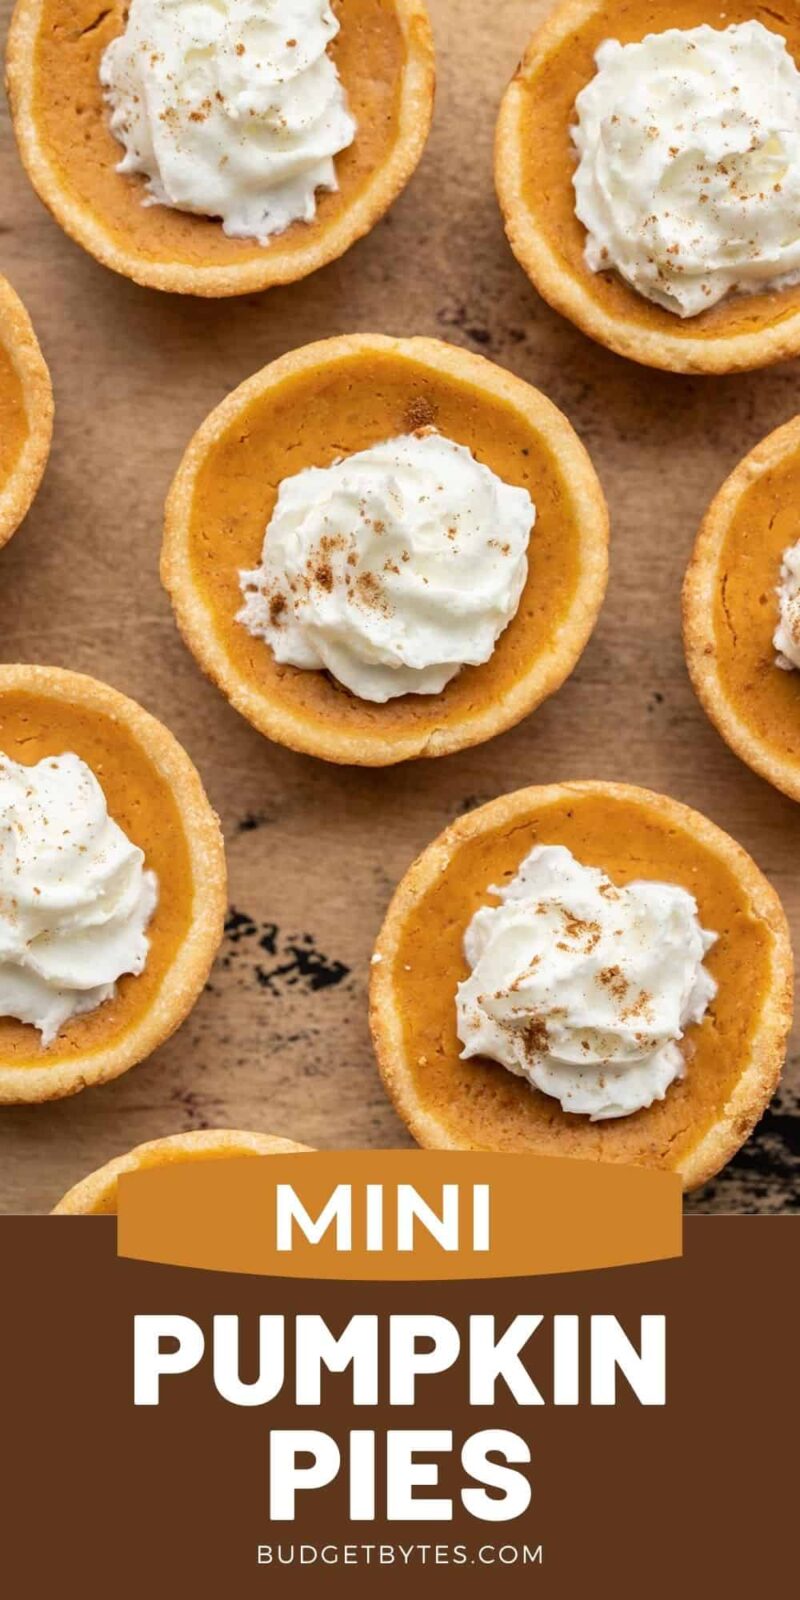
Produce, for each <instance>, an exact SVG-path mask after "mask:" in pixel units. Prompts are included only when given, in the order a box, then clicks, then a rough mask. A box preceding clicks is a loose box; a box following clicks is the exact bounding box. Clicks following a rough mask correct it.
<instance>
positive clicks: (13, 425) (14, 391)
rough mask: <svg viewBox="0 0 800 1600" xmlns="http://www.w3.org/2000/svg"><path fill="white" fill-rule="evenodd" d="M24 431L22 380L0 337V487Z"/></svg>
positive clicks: (16, 458)
mask: <svg viewBox="0 0 800 1600" xmlns="http://www.w3.org/2000/svg"><path fill="white" fill-rule="evenodd" d="M28 432H29V428H28V414H27V410H26V406H25V391H24V389H23V386H22V380H21V378H20V376H19V373H18V372H17V369H16V366H15V364H14V362H13V361H12V359H11V356H10V355H9V353H8V351H7V350H6V348H5V346H4V345H3V343H2V340H0V490H2V489H3V487H4V485H5V484H6V482H7V481H8V479H9V478H10V476H11V473H12V472H13V471H14V468H15V467H16V465H17V462H18V461H19V458H20V454H21V451H22V447H23V445H24V443H25V440H26V439H27V437H28Z"/></svg>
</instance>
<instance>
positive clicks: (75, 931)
mask: <svg viewBox="0 0 800 1600" xmlns="http://www.w3.org/2000/svg"><path fill="white" fill-rule="evenodd" d="M157 900H158V884H157V879H156V876H155V873H153V872H150V871H147V870H146V869H145V867H144V856H143V854H142V851H141V850H139V849H138V848H137V846H136V845H134V844H131V841H130V840H129V839H128V838H127V837H126V835H125V834H124V833H123V831H122V829H121V828H120V827H118V826H117V823H116V822H113V821H112V819H111V818H110V817H109V815H108V808H107V806H106V800H105V795H104V794H103V791H102V789H101V787H100V785H99V783H98V782H97V779H96V778H95V776H94V773H93V772H92V771H91V770H90V768H89V767H87V766H86V764H85V762H83V761H81V760H80V758H79V757H78V756H76V755H71V754H68V755H61V756H47V757H45V759H44V760H42V761H39V762H38V763H37V764H36V765H35V766H32V767H25V766H20V765H18V764H17V763H16V762H15V761H11V760H10V759H9V758H8V756H5V755H2V754H0V1016H3V1017H15V1018H16V1019H17V1020H18V1021H19V1022H27V1023H31V1024H32V1025H33V1027H34V1028H38V1029H39V1031H40V1033H41V1036H42V1045H48V1044H51V1043H52V1041H53V1039H54V1038H55V1037H56V1035H57V1033H58V1031H59V1029H60V1028H62V1027H63V1025H64V1023H65V1022H67V1021H68V1020H69V1018H70V1017H74V1016H77V1015H78V1014H79V1013H80V1012H85V1011H93V1010H94V1009H95V1007H96V1006H99V1005H102V1004H103V1002H104V1001H105V1000H109V999H111V997H112V996H113V994H114V992H115V986H116V983H117V979H118V978H120V977H122V975H123V973H128V972H130V973H140V972H142V970H143V969H144V966H145V963H146V961H147V953H148V950H149V941H148V939H147V936H146V933H145V929H146V927H147V924H148V922H149V921H150V918H151V916H152V914H153V911H154V910H155V906H156V902H157Z"/></svg>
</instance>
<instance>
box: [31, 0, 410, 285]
mask: <svg viewBox="0 0 800 1600" xmlns="http://www.w3.org/2000/svg"><path fill="white" fill-rule="evenodd" d="M333 9H334V12H335V15H336V18H337V21H338V23H339V32H338V34H337V36H336V37H335V39H333V41H332V43H331V44H330V46H329V53H330V58H331V60H332V61H333V62H334V64H335V67H336V69H337V71H338V74H339V78H340V80H341V84H342V88H343V90H344V92H345V95H346V98H347V103H348V106H349V109H350V112H351V113H352V116H353V117H354V119H355V121H356V123H357V133H356V137H355V139H354V140H353V142H352V144H350V145H349V146H348V147H347V148H346V149H344V150H342V151H341V153H340V154H338V155H337V157H336V163H335V165H336V181H337V184H338V188H337V189H336V190H335V191H326V190H324V189H320V190H318V191H317V194H316V211H315V215H314V217H313V220H311V221H304V220H303V221H296V222H293V223H291V225H290V226H289V227H288V228H286V229H285V230H284V231H283V232H281V233H279V234H276V235H274V236H273V238H272V239H270V240H269V241H268V242H267V244H266V245H262V244H259V242H258V241H257V240H256V239H253V238H233V237H229V236H228V235H226V234H225V233H224V232H223V229H222V227H221V225H220V223H219V221H218V220H216V219H215V218H212V217H206V216H200V215H194V214H191V213H189V212H186V211H181V210H177V209H174V208H172V207H171V206H166V205H152V204H150V205H145V204H143V201H145V200H146V198H147V186H146V179H145V178H144V177H143V176H142V175H141V174H138V173H127V172H126V173H122V172H118V171H117V170H116V168H117V166H118V164H119V162H120V160H121V158H122V156H123V154H124V151H123V148H122V146H121V144H120V143H119V142H118V140H117V139H116V138H115V137H114V136H113V134H112V132H111V127H110V113H109V107H108V106H107V105H106V103H105V100H104V95H103V88H102V85H101V81H100V64H101V60H102V57H103V55H104V53H105V52H106V50H107V48H108V45H109V44H110V42H111V41H112V40H113V39H115V38H116V37H117V36H118V35H120V34H121V33H122V32H123V30H124V28H125V22H126V15H127V8H126V7H125V5H124V4H123V3H122V0H112V3H111V4H110V5H108V6H100V5H99V4H98V3H97V0H18V5H17V11H16V13H15V18H14V23H13V24H12V32H11V36H10V47H9V65H8V76H9V90H10V97H11V103H12V110H13V114H14V120H15V126H16V129H17V134H18V138H19V141H20V148H21V153H22V156H23V160H24V161H25V163H26V166H27V167H28V170H29V173H30V176H31V178H32V180H33V182H34V184H35V186H36V187H37V189H38V190H39V192H40V194H41V197H42V198H43V199H44V200H45V203H46V204H48V205H50V206H51V208H52V209H54V210H55V212H56V215H57V216H58V218H59V220H60V221H61V222H62V223H63V225H64V226H65V227H66V228H67V230H68V231H69V232H72V233H74V235H75V237H77V238H78V240H79V242H81V243H83V244H85V245H86V246H87V247H88V248H90V249H91V250H92V251H93V252H94V253H97V254H99V255H100V258H101V259H104V260H106V262H107V264H108V265H111V266H116V267H117V269H118V270H122V271H127V272H129V274H130V275H131V276H136V275H137V273H139V274H140V275H141V278H142V281H146V282H150V283H153V284H155V286H157V287H164V288H177V289H180V290H187V289H188V290H190V292H199V293H203V292H205V293H212V294H213V293H236V292H244V291H246V290H247V289H248V288H251V289H252V288H258V287H263V286H265V285H266V284H267V283H269V282H288V281H291V280H292V279H293V278H295V277H300V276H302V275H303V274H304V273H306V272H309V271H311V270H313V269H314V268H315V267H316V266H319V265H321V264H322V263H323V262H324V261H326V260H329V259H331V258H332V257H333V256H334V255H338V254H340V253H341V251H342V250H344V249H346V248H347V246H348V245H349V244H351V243H352V242H353V240H354V239H355V238H357V237H359V236H360V234H361V233H363V232H365V231H366V229H367V228H368V227H369V226H371V225H372V223H373V222H374V221H376V220H377V217H378V216H379V215H380V214H381V212H382V211H383V210H385V209H386V207H387V206H388V204H389V203H390V202H391V200H392V199H393V198H394V197H395V195H396V194H397V192H398V191H399V189H400V188H401V187H402V186H403V184H404V183H405V182H406V181H407V179H408V177H409V176H410V173H411V171H412V170H413V167H414V166H415V165H416V161H417V160H418V159H419V155H420V153H421V150H422V145H423V143H424V139H425V135H426V132H427V126H428V121H429V118H430V109H431V103H432V96H433V53H432V44H431V38H430V28H429V24H428V20H427V15H426V13H425V9H424V6H423V5H422V3H421V0H334V7H333ZM412 124H413V125H412ZM384 170H385V172H386V188H385V191H384V187H383V184H382V182H378V181H377V180H378V178H379V176H380V177H381V178H382V175H383V174H384ZM379 188H380V190H381V193H380V195H379V194H378V189H379ZM362 201H363V202H364V203H365V206H366V210H365V211H364V212H363V216H362V213H361V212H360V211H359V206H360V204H361V202H362ZM373 201H374V203H373ZM367 202H368V203H367ZM350 212H352V213H353V216H354V226H353V229H352V231H351V232H350V233H349V234H348V233H347V217H348V214H349V213H350ZM357 212H358V219H357V220H356V213H357ZM367 212H369V214H367ZM345 235H347V236H345ZM115 251H119V259H116V260H115V259H113V255H114V252H115ZM270 261H272V262H273V265H272V266H270ZM148 268H149V269H150V275H149V276H148ZM234 268H250V269H252V270H250V272H249V275H248V274H245V275H244V276H243V277H242V279H241V281H238V280H236V279H235V278H234V277H229V278H228V279H227V280H225V279H224V278H220V281H219V284H218V285H217V286H215V285H214V283H212V281H211V278H212V276H213V272H214V270H217V271H218V273H224V270H225V269H234ZM157 269H161V273H162V275H163V274H168V273H169V272H170V271H173V272H174V273H175V274H176V276H175V279H174V281H167V279H166V277H165V276H161V277H159V275H158V271H157ZM181 269H185V271H183V275H182V276H181ZM154 272H155V275H153V273H154ZM195 272H196V273H198V274H200V275H203V274H204V275H205V278H206V286H205V288H203V286H202V283H201V281H200V279H199V278H198V279H197V280H195V279H194V277H193V274H194V273H195ZM259 273H261V277H260V278H259Z"/></svg>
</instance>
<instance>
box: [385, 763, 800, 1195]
mask: <svg viewBox="0 0 800 1600" xmlns="http://www.w3.org/2000/svg"><path fill="white" fill-rule="evenodd" d="M494 814H497V815H498V820H497V822H496V823H493V822H492V816H493V815H494ZM693 822H695V823H697V824H698V826H697V827H695V826H693V825H692V824H693ZM701 822H703V828H702V829H701V828H700V826H699V824H700V823H701ZM720 840H724V848H722V849H721V848H720V845H719V842H718V841H720ZM538 845H561V846H564V847H566V849H568V850H569V851H571V853H572V855H573V856H574V857H575V859H576V861H579V862H580V863H582V864H583V865H584V866H589V867H596V868H599V869H600V870H601V871H602V872H603V873H605V874H606V875H607V877H608V878H609V879H610V880H611V881H612V883H613V884H614V885H616V886H618V887H620V886H622V885H625V884H629V883H631V882H633V881H635V880H641V879H647V880H656V881H657V882H659V883H664V884H671V885H675V886H677V887H680V888H683V889H685V890H687V891H688V892H689V893H690V894H691V895H692V896H694V898H695V900H696V902H697V915H698V918H699V921H700V923H701V924H702V926H703V928H706V929H713V930H714V931H715V932H716V934H717V935H718V937H717V939H716V941H715V942H714V943H713V945H712V947H711V948H710V950H709V951H708V953H707V954H706V956H705V967H706V970H707V972H708V975H709V976H710V978H711V979H713V980H714V982H715V983H716V985H717V988H716V994H715V995H714V997H713V998H712V999H711V1000H710V1003H709V1005H708V1008H707V1010H706V1013H705V1015H704V1017H703V1020H702V1022H700V1023H699V1024H696V1025H689V1026H688V1027H687V1028H686V1031H685V1036H684V1039H683V1042H682V1045H681V1049H682V1051H683V1054H684V1058H685V1063H686V1070H685V1074H684V1076H683V1077H682V1078H679V1079H678V1081H675V1082H673V1083H672V1084H671V1085H670V1086H669V1088H668V1089H667V1092H666V1094H665V1096H664V1098H663V1099H661V1100H659V1101H657V1102H655V1103H653V1104H652V1105H650V1106H649V1107H647V1108H646V1109H642V1110H638V1111H636V1112H634V1113H633V1114H630V1115H623V1116H619V1117H615V1118H614V1119H612V1120H606V1121H591V1120H590V1119H589V1118H588V1117H587V1116H582V1115H575V1114H573V1113H568V1112H565V1111H563V1110H562V1109H561V1106H560V1105H559V1104H558V1102H557V1100H555V1099H553V1098H552V1097H551V1096H550V1095H547V1094H544V1093H541V1092H539V1091H538V1090H536V1089H533V1088H532V1087H531V1086H530V1084H529V1083H528V1082H527V1081H525V1080H524V1079H522V1078H520V1077H517V1076H514V1075H513V1074H512V1073H511V1072H509V1071H507V1070H506V1069H505V1068H504V1067H503V1066H501V1065H498V1064H495V1063H492V1062H489V1061H488V1060H485V1059H482V1058H474V1059H469V1060H464V1059H462V1058H461V1051H462V1045H461V1042H460V1040H459V1038H458V1034H457V1013H456V989H457V985H458V984H459V983H462V982H464V981H465V980H466V979H468V977H469V973H470V968H469V964H468V962H467V960H466V957H465V954H464V948H463V942H464V934H465V932H466V930H467V928H468V926H469V924H470V922H471V920H472V918H473V916H474V915H475V913H476V912H477V911H478V910H479V909H480V908H481V907H483V906H486V905H487V904H488V905H497V904H498V900H497V897H496V896H495V897H493V896H492V895H491V893H490V886H491V885H493V884H495V885H503V884H507V883H509V882H510V881H511V880H512V879H513V878H514V877H515V875H516V874H517V872H518V870H519V867H520V864H521V862H522V861H523V860H524V859H525V857H526V856H527V855H528V853H529V852H530V851H531V850H532V849H533V848H534V847H535V846H538ZM426 856H427V861H426ZM405 884H407V885H408V887H407V889H405V888H404V885H401V887H400V889H399V890H398V894H397V896H396V899H395V902H394V903H393V906H392V909H391V910H390V913H389V917H388V918H387V923H386V925H385V927H384V930H383V932H382V934H381V936H380V937H379V940H378V944H377V947H376V955H375V957H374V959H373V969H372V971H373V991H372V1015H373V1033H374V1035H375V1039H376V1044H377V1048H378V1053H379V1060H380V1064H381V1070H382V1073H383V1076H384V1079H385V1081H386V1083H387V1087H388V1089H389V1092H390V1094H391V1095H392V1098H393V1099H394V1101H395V1104H396V1106H397V1108H398V1110H399V1111H400V1114H401V1116H403V1117H404V1119H405V1120H406V1121H408V1123H409V1126H410V1127H411V1129H412V1132H414V1133H415V1135H416V1137H417V1138H418V1139H419V1140H420V1142H422V1143H424V1144H430V1145H438V1146H445V1147H451V1148H452V1147H457V1148H462V1149H463V1148H468V1149H494V1150H509V1151H521V1150H534V1151H539V1152H541V1153H550V1154H553V1153H555V1154H560V1155H566V1156H575V1157H587V1158H590V1159H597V1160H603V1161H619V1162H624V1161H630V1162H634V1163H644V1164H646V1165H651V1166H656V1167H660V1168H668V1169H671V1170H675V1169H677V1170H680V1171H684V1172H685V1171H689V1172H691V1173H692V1182H693V1183H696V1182H701V1181H704V1180H705V1178H706V1177H708V1176H710V1175H711V1171H710V1170H707V1169H706V1168H705V1165H704V1164H703V1165H702V1166H701V1170H700V1172H699V1174H698V1173H697V1172H695V1171H694V1165H695V1160H696V1156H697V1152H698V1148H699V1147H700V1146H701V1145H702V1144H703V1142H704V1140H707V1139H709V1138H711V1139H713V1138H714V1132H715V1129H716V1128H717V1125H718V1124H720V1122H721V1121H723V1120H724V1119H725V1118H726V1117H727V1116H728V1114H729V1110H730V1107H731V1105H732V1104H735V1101H736V1096H737V1086H738V1085H739V1083H740V1080H741V1078H742V1075H743V1072H744V1071H745V1068H746V1066H747V1065H748V1063H750V1061H751V1059H752V1057H753V1054H754V1052H755V1053H756V1054H757V1055H758V1054H760V1053H761V1050H762V1046H761V1044H760V1043H759V1042H758V1035H759V1033H760V1031H761V1030H762V1029H763V1028H764V1025H765V1015H766V1013H767V1012H768V1011H770V1012H771V1013H772V1015H771V1017H768V1018H767V1026H768V1030H769V1029H770V1028H771V1027H772V1024H773V1023H774V1024H775V1028H776V1033H775V1037H774V1038H772V1037H771V1038H770V1040H769V1043H768V1045H767V1046H766V1049H765V1051H764V1070H763V1074H762V1075H761V1080H760V1083H759V1085H758V1088H757V1089H756V1092H755V1093H754V1094H753V1095H751V1096H749V1097H748V1103H747V1104H746V1105H745V1106H743V1107H742V1108H741V1113H740V1114H739V1115H738V1116H737V1118H736V1127H735V1130H734V1135H733V1137H734V1139H735V1143H734V1145H733V1148H734V1149H735V1148H736V1147H738V1144H740V1143H742V1142H743V1140H744V1138H745V1137H746V1136H747V1134H748V1133H749V1132H750V1130H751V1128H752V1126H753V1125H754V1124H755V1121H756V1120H757V1118H758V1116H759V1115H760V1114H761V1111H762V1110H763V1109H764V1105H765V1104H766V1101H767V1099H768V1098H769V1095H770V1094H771V1093H772V1091H773V1089H774V1087H775V1083H776V1082H777V1077H778V1072H779V1069H780V1062H781V1060H782V1050H783V1044H784V1042H785V1037H786V1033H787V1032H788V1027H789V1023H790V1019H791V996H790V973H791V957H790V951H789V945H788V933H787V930H786V927H785V921H784V919H783V915H782V912H781V909H780V906H779V903H778V902H777V898H776V897H775V895H774V894H773V892H772V891H771V890H770V889H769V888H768V886H767V885H766V883H765V882H764V880H763V879H762V878H761V875H760V874H759V873H758V872H757V869H755V868H754V867H753V864H752V863H751V862H750V861H749V859H748V858H747V857H746V856H745V855H744V852H743V851H741V850H739V847H738V846H735V845H733V843H732V841H730V840H727V839H725V836H724V835H720V834H719V832H718V830H716V829H714V828H712V826H711V825H710V824H705V823H704V819H697V818H696V817H695V814H694V813H690V812H687V811H686V810H685V808H683V807H678V806H677V805H675V803H674V802H670V801H662V800H661V797H655V796H649V795H647V794H646V792H645V791H636V790H630V789H620V788H615V787H614V786H604V785H599V784H585V785H581V784H577V785H569V784H567V785H561V786H558V787H557V788H555V787H554V788H552V789H546V790H538V791H537V790H530V791H523V792H522V793H521V794H520V795H518V796H510V797H508V799H507V800H506V801H498V802H493V803H492V804H491V805H489V806H487V807H484V808H483V812H477V813H473V814H472V816H471V817H465V818H462V819H461V822H460V823H457V824H455V826H454V828H453V829H451V830H449V831H448V833H447V834H445V835H444V836H443V837H442V839H441V840H440V841H437V844H435V845H433V846H432V847H431V849H430V850H429V851H428V852H427V853H426V855H425V856H423V857H421V858H420V861H419V862H418V863H417V864H416V865H415V867H414V868H412V869H411V872H410V874H409V876H408V879H407V880H405ZM776 948H779V954H778V959H777V961H776ZM776 974H777V976H776ZM778 1019H780V1020H778ZM732 1153H733V1149H732V1148H729V1149H728V1150H727V1153H726V1155H724V1156H723V1159H728V1157H729V1156H730V1155H731V1154H732ZM703 1159H704V1160H705V1158H703ZM721 1164H722V1161H721V1160H718V1161H717V1163H716V1165H715V1166H714V1167H713V1169H712V1170H717V1167H718V1166H719V1165H721Z"/></svg>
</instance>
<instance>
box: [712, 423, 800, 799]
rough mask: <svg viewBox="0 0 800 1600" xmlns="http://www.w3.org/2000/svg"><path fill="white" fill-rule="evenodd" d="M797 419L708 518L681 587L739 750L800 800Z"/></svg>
mask: <svg viewBox="0 0 800 1600" xmlns="http://www.w3.org/2000/svg"><path fill="white" fill-rule="evenodd" d="M798 496H800V417H796V418H795V419H794V421H793V422H788V423H787V424H786V425H785V426H784V427H782V428H778V429H777V430H776V432H775V433H771V434H770V435H769V437H768V438H767V439H764V440H762V442H761V444H759V445H757V446H756V448H755V449H754V450H752V451H751V453H750V454H749V455H748V456H746V457H745V459H744V460H743V461H742V462H740V464H739V466H738V467H737V468H736V470H735V471H734V472H733V473H731V476H730V477H729V478H728V479H727V481H726V482H725V483H724V484H723V486H722V488H721V489H720V491H719V493H718V495H717V496H716V498H715V499H714V500H713V501H712V504H711V506H710V508H709V510H708V512H707V514H706V517H705V520H704V522H703V525H702V527H701V529H700V532H699V534H698V537H697V542H696V544H695V547H694V553H693V555H692V560H691V562H690V564H689V567H688V569H687V572H686V578H685V580H684V586H683V619H684V624H683V626H684V642H685V646H686V660H687V663H688V667H689V672H690V675H691V679H692V682H693V684H694V687H695V690H696V692H697V694H698V696H699V698H700V700H701V702H702V704H703V706H704V707H705V710H706V711H707V713H708V715H709V717H710V718H711V721H712V722H713V723H714V724H715V726H716V728H717V729H718V730H719V732H720V733H721V734H722V737H723V739H725V740H726V741H727V743H728V744H729V745H730V747H731V749H732V750H735V752H736V754H737V755H738V756H740V757H741V759H742V760H743V761H746V762H747V764H748V766H750V767H752V768H753V770H754V771H755V772H758V773H760V775H761V777H762V778H766V779H767V780H768V781H769V782H770V783H773V784H775V786H776V788H778V789H782V790H783V792H784V793H785V794H788V795H790V796H791V798H792V799H793V800H800V542H799V541H800V526H799V525H798V517H797V506H798Z"/></svg>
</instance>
